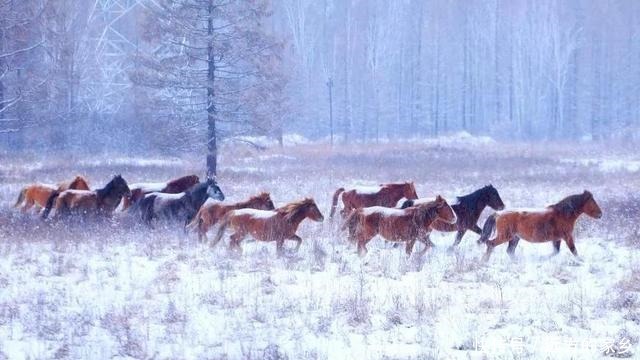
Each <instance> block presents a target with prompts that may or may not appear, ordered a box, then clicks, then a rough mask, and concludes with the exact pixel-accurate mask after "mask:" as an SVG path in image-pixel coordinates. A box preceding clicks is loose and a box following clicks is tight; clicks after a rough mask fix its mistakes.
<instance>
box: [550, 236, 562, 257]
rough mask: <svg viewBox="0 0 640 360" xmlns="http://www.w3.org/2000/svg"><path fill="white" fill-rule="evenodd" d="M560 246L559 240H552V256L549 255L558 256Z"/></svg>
mask: <svg viewBox="0 0 640 360" xmlns="http://www.w3.org/2000/svg"><path fill="white" fill-rule="evenodd" d="M561 244H562V241H561V240H554V241H553V254H551V256H554V255H558V253H559V252H560V245H561Z"/></svg>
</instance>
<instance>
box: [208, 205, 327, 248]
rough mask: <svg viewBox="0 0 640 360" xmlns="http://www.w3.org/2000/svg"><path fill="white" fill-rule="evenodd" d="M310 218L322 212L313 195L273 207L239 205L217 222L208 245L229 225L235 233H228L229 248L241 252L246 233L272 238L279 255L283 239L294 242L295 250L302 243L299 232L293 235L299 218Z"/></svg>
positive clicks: (263, 238) (316, 219)
mask: <svg viewBox="0 0 640 360" xmlns="http://www.w3.org/2000/svg"><path fill="white" fill-rule="evenodd" d="M306 218H309V219H311V220H313V221H323V220H324V216H323V215H322V213H321V212H320V209H318V206H317V205H316V203H315V201H314V200H313V199H304V200H301V201H298V202H294V203H290V204H287V205H285V206H283V207H280V208H277V209H275V210H273V211H269V210H255V209H238V210H232V211H229V212H228V213H227V214H226V215H225V216H224V218H223V219H222V222H221V224H220V228H219V229H218V233H217V234H216V237H215V239H214V240H213V243H212V244H211V247H214V246H215V245H216V244H217V243H218V242H220V240H221V239H222V236H223V235H224V232H225V230H226V229H227V227H231V228H232V229H233V231H234V233H233V234H232V235H231V242H230V243H229V249H231V250H236V251H238V252H240V253H241V252H242V248H241V247H240V242H241V241H242V239H244V238H245V237H246V236H247V235H251V237H253V238H254V239H256V240H258V241H275V242H276V249H277V251H278V255H281V254H282V252H283V250H284V241H285V240H293V241H296V242H297V245H296V248H295V249H296V251H297V250H298V249H299V248H300V244H302V239H301V238H300V236H298V235H296V231H297V230H298V226H299V225H300V223H301V222H302V220H304V219H306Z"/></svg>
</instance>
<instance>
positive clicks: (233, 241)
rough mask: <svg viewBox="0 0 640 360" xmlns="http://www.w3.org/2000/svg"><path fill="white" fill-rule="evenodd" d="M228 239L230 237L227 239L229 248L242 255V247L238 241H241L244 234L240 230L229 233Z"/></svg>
mask: <svg viewBox="0 0 640 360" xmlns="http://www.w3.org/2000/svg"><path fill="white" fill-rule="evenodd" d="M229 239H230V241H229V250H233V251H237V252H238V254H240V255H242V248H241V247H240V241H242V239H244V234H241V233H240V232H236V233H233V234H231V236H230V237H229ZM213 245H215V244H213ZM213 245H212V246H213Z"/></svg>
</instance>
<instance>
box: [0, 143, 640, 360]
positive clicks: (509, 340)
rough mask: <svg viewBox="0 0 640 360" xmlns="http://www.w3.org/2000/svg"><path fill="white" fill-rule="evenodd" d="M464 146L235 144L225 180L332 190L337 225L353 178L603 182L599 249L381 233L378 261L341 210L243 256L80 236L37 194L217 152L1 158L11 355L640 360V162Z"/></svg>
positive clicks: (238, 189)
mask: <svg viewBox="0 0 640 360" xmlns="http://www.w3.org/2000/svg"><path fill="white" fill-rule="evenodd" d="M464 140H465V139H464V138H461V139H445V140H443V141H442V142H438V141H429V142H423V143H421V142H418V141H415V142H414V141H412V142H410V143H408V144H404V145H395V144H394V143H393V142H389V143H384V144H381V145H377V146H376V145H368V146H366V147H357V146H354V147H337V148H336V149H334V150H333V151H329V148H328V147H327V146H324V145H314V144H306V145H300V144H298V145H291V146H287V147H285V148H283V149H279V148H277V147H276V148H269V149H267V150H263V151H260V150H255V149H253V148H251V147H250V146H244V145H238V144H236V145H227V146H226V147H225V148H224V151H223V155H222V159H221V165H220V170H221V171H220V174H219V184H220V186H221V188H222V190H223V191H224V193H225V195H226V196H227V198H228V200H229V201H238V200H244V199H246V198H247V197H248V196H250V195H253V194H256V193H258V192H260V191H269V192H270V193H271V196H272V198H273V200H274V202H275V203H276V206H280V205H283V204H285V203H287V202H291V201H295V200H298V199H300V198H302V197H306V196H312V197H314V198H315V199H316V201H317V203H318V205H319V206H320V209H321V210H322V211H323V213H324V215H325V217H326V218H327V219H328V212H329V207H330V199H331V196H332V194H333V191H334V190H335V189H336V188H338V187H341V186H352V185H375V184H378V183H381V182H394V181H407V180H413V181H415V183H416V188H417V191H418V195H419V196H424V197H427V196H429V197H431V196H435V195H436V194H442V195H443V196H444V197H445V198H447V199H449V201H450V202H453V201H454V199H455V196H456V195H464V194H467V193H469V192H471V191H473V190H476V189H477V188H479V187H482V186H484V185H486V184H489V183H492V184H493V185H494V186H495V187H496V188H497V189H498V191H499V192H500V195H501V197H502V199H503V200H504V202H505V204H506V206H507V208H509V207H540V206H544V205H548V204H551V203H555V202H557V201H559V200H560V199H562V198H563V197H565V196H567V195H570V194H574V193H578V192H582V191H583V190H584V189H589V190H590V191H592V192H593V194H594V197H595V199H596V201H598V203H599V205H600V207H601V208H602V210H603V211H604V216H603V218H602V219H599V220H594V219H591V218H587V217H586V216H583V217H582V218H580V219H579V220H578V224H577V227H576V234H575V235H576V246H577V249H578V252H579V253H580V255H581V258H580V259H576V258H574V257H573V255H571V253H570V252H569V251H568V249H567V248H566V246H565V245H564V244H563V245H562V248H561V252H560V254H559V255H558V256H555V257H549V255H550V254H551V253H552V245H551V244H550V243H547V244H538V245H535V244H529V243H526V242H524V241H521V242H520V246H519V247H518V249H517V251H516V261H515V262H512V261H511V260H510V259H509V257H508V256H507V254H506V245H502V246H500V247H498V248H496V251H495V252H494V255H493V256H492V258H491V259H490V261H489V262H488V263H486V264H484V263H482V262H480V258H481V256H482V254H483V253H484V250H485V248H484V247H483V246H479V245H477V244H476V239H477V236H476V235H475V234H467V235H466V236H465V238H464V239H463V241H462V244H461V245H460V246H459V247H458V248H457V249H456V250H454V251H448V249H447V248H448V247H449V245H450V244H451V243H452V242H453V237H454V234H453V233H434V235H433V236H432V239H433V241H434V242H435V243H436V246H437V247H436V248H435V249H432V251H430V252H428V253H427V255H425V256H423V257H416V256H415V255H414V256H413V257H411V258H409V259H407V258H406V256H405V255H404V249H403V248H402V247H399V248H393V247H391V246H389V245H387V244H384V243H383V241H382V240H380V239H378V238H376V239H374V240H373V241H372V242H371V243H370V246H369V250H370V251H369V254H368V255H367V256H366V257H364V258H362V259H361V258H359V257H358V256H357V254H356V251H355V247H353V246H350V245H348V244H347V243H346V240H345V238H346V237H345V235H344V234H341V233H339V232H338V231H337V230H336V226H335V225H332V224H331V223H330V222H329V221H328V220H325V222H324V223H314V222H310V221H308V220H307V221H306V222H303V223H302V226H301V228H300V230H299V232H298V234H299V235H300V236H301V237H302V238H303V245H302V247H301V248H300V251H299V252H298V253H297V254H296V253H293V251H292V250H289V251H287V253H286V256H284V257H282V258H277V257H276V253H275V244H264V243H256V242H247V241H245V242H243V244H242V245H243V248H244V254H243V255H242V256H241V257H239V258H238V257H231V256H229V255H228V253H227V251H226V242H227V239H226V238H225V240H224V242H225V246H218V247H217V248H215V249H213V250H211V249H209V248H207V247H206V246H204V245H201V244H199V243H198V242H197V241H196V236H195V234H188V235H185V234H184V233H183V232H182V230H181V229H166V228H161V227H160V228H156V229H154V230H149V229H146V228H144V227H140V226H137V225H135V224H132V223H131V222H130V221H127V220H126V219H122V218H121V217H120V216H116V218H115V220H114V221H113V222H110V223H103V224H96V225H92V226H90V227H87V228H80V227H78V226H74V227H71V228H64V227H62V226H59V225H50V224H43V223H42V222H41V221H40V220H39V219H37V218H36V217H35V216H33V215H28V216H23V215H20V214H19V213H18V212H17V211H15V210H14V209H13V208H12V205H13V203H14V202H15V199H16V197H17V195H18V192H19V189H20V188H21V187H22V186H23V185H25V184H28V183H30V182H34V181H38V182H45V183H54V182H57V181H59V180H64V179H68V178H71V177H72V176H73V175H75V174H77V173H80V174H84V175H86V176H87V177H88V178H89V180H90V184H91V186H92V187H98V186H102V185H103V184H104V183H105V182H106V181H107V180H109V179H110V176H111V175H112V174H115V173H121V174H122V175H123V177H124V178H125V179H126V180H127V181H129V182H142V181H161V180H165V179H168V178H172V177H176V176H179V175H183V174H187V173H201V171H200V169H202V168H204V166H203V163H202V162H201V160H202V159H201V158H202V157H203V156H198V158H197V159H196V158H192V159H190V158H187V157H185V158H162V157H149V158H127V157H126V156H121V155H119V156H113V157H86V158H85V157H77V158H69V157H65V158H51V159H42V158H41V157H36V156H31V157H30V156H26V155H25V156H23V157H20V158H14V157H10V156H8V155H0V160H1V161H0V176H1V177H2V182H1V183H0V209H1V210H0V359H4V358H7V359H52V358H56V359H63V358H71V359H79V358H83V359H125V358H135V359H148V358H155V359H282V358H288V359H409V358H413V359H485V358H489V359H493V358H498V359H518V358H531V359H537V358H548V359H592V358H593V359H595V358H601V357H603V356H612V357H630V358H633V357H640V345H639V341H640V310H639V309H640V240H639V239H638V236H639V234H640V225H639V224H638V220H639V218H640V205H639V204H640V202H639V201H640V166H639V165H638V164H640V155H638V154H637V152H634V151H632V150H629V149H617V148H611V147H608V146H596V145H592V144H588V143H585V144H575V145H571V146H568V145H556V144H537V145H532V144H500V143H496V142H494V141H490V140H489V139H487V140H486V141H484V140H483V141H477V140H474V141H464ZM468 140H471V139H468ZM300 143H302V142H300ZM109 158H110V159H109ZM488 214H490V211H489V210H485V212H484V213H483V216H482V217H481V220H480V223H481V224H482V223H483V222H484V219H485V218H486V216H487V215H488ZM211 235H212V234H211V233H210V236H211ZM287 245H288V246H289V249H291V248H292V246H293V244H291V243H289V244H287ZM287 245H285V246H287ZM416 247H417V248H416V250H420V249H421V248H420V245H416Z"/></svg>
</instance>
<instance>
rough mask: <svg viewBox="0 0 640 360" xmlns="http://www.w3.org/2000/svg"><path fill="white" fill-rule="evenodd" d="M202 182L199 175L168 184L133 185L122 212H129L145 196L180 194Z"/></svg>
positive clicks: (188, 176) (123, 202) (170, 181)
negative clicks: (155, 193) (132, 205)
mask: <svg viewBox="0 0 640 360" xmlns="http://www.w3.org/2000/svg"><path fill="white" fill-rule="evenodd" d="M199 182H200V178H198V176H197V175H187V176H182V177H179V178H177V179H173V180H169V181H168V182H166V183H163V182H160V183H137V184H131V185H130V186H129V189H131V196H127V197H125V198H123V199H122V211H125V210H127V209H128V208H129V207H130V206H131V204H135V203H136V202H138V201H140V200H141V199H142V198H144V196H145V195H147V194H150V193H152V192H159V193H166V194H178V193H181V192H185V191H187V190H188V189H189V188H191V187H192V186H194V185H195V184H197V183H199Z"/></svg>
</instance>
